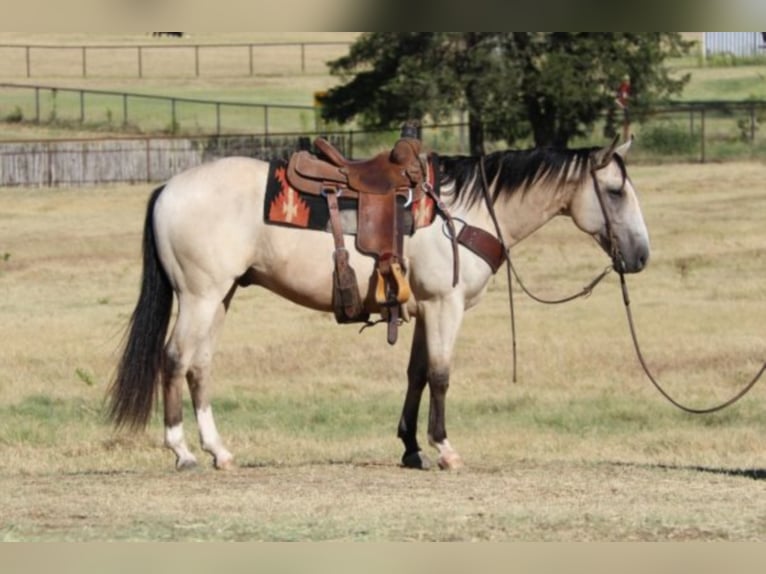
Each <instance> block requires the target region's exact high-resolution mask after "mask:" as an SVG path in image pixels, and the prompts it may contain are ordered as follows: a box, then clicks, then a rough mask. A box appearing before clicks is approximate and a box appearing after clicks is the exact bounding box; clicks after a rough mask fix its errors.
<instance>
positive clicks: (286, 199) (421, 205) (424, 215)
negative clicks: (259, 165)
mask: <svg viewBox="0 0 766 574" xmlns="http://www.w3.org/2000/svg"><path fill="white" fill-rule="evenodd" d="M286 172H287V162H286V161H284V160H276V161H272V162H271V163H270V164H269V176H268V183H267V184H266V200H265V201H264V209H263V220H264V221H265V222H266V223H269V224H272V225H284V226H287V227H298V228H302V229H317V230H321V231H327V232H328V233H331V228H330V211H329V208H328V207H327V200H326V199H325V198H324V197H321V196H318V195H312V194H308V193H302V192H299V191H296V190H294V189H293V188H292V187H290V185H289V184H288V182H287V175H286ZM434 179H435V180H436V181H435V183H434V192H435V193H436V194H437V195H438V193H439V188H438V183H439V182H438V178H434ZM398 199H399V200H400V201H401V202H402V204H403V203H404V202H405V201H406V200H405V199H404V198H398ZM338 207H339V208H340V215H341V223H342V226H343V232H344V233H346V234H349V235H354V234H355V233H356V217H357V215H356V214H357V201H356V199H352V198H347V197H343V196H342V195H341V196H340V197H339V198H338ZM435 217H436V210H435V206H434V200H433V199H432V198H431V197H429V196H428V195H423V197H422V198H421V199H420V200H418V201H413V202H412V204H411V205H410V206H409V209H408V210H407V211H406V212H405V233H406V234H408V235H412V234H413V233H414V232H415V230H416V229H418V228H420V227H427V226H428V225H431V223H432V222H433V220H434V218H435Z"/></svg>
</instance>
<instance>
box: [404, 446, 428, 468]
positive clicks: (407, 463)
mask: <svg viewBox="0 0 766 574" xmlns="http://www.w3.org/2000/svg"><path fill="white" fill-rule="evenodd" d="M402 466H403V467H405V468H416V469H418V470H429V469H430V468H431V466H432V465H431V461H430V460H429V459H428V457H427V456H426V455H425V454H423V451H420V450H419V451H416V452H411V453H406V452H405V453H404V456H403V457H402Z"/></svg>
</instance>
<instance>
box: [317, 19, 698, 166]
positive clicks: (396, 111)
mask: <svg viewBox="0 0 766 574" xmlns="http://www.w3.org/2000/svg"><path fill="white" fill-rule="evenodd" d="M689 46H690V43H688V42H685V41H684V40H683V39H682V37H681V35H680V34H678V33H675V32H649V33H627V32H617V33H605V32H552V33H549V32H400V33H397V32H374V33H367V34H364V35H362V36H361V37H360V38H359V39H358V40H357V41H356V42H355V43H354V44H353V45H352V46H351V49H350V51H349V54H348V55H346V56H344V57H342V58H339V59H337V60H334V61H333V62H330V70H331V72H332V73H333V74H336V75H339V76H340V77H341V78H342V79H343V80H344V81H345V83H343V84H341V85H339V86H337V87H335V88H333V89H331V90H329V91H328V93H327V95H326V96H325V98H323V100H322V104H323V112H322V113H323V116H324V117H325V118H326V119H329V120H335V121H340V122H347V121H349V120H351V119H354V118H358V120H359V121H360V123H361V124H362V125H363V126H365V127H370V128H383V127H385V128H390V127H393V126H396V125H399V124H401V123H402V122H404V121H407V120H409V119H420V120H426V119H430V120H433V121H441V120H445V119H450V118H452V117H454V114H455V112H458V111H460V112H465V113H467V116H468V125H469V136H470V147H471V153H474V154H480V153H483V150H484V138H485V137H490V138H494V139H504V140H506V141H507V142H508V143H509V144H513V143H515V142H516V141H518V140H522V139H525V138H529V137H531V138H532V139H533V140H534V142H535V145H538V146H550V145H552V146H565V145H567V143H568V142H569V140H570V139H572V138H573V137H575V136H578V135H584V134H586V133H588V132H590V130H591V129H592V128H593V126H594V124H595V122H596V120H597V119H599V118H600V117H602V115H603V114H604V113H605V112H607V113H608V112H611V113H612V116H613V113H614V110H615V108H616V106H617V104H616V102H615V91H616V90H617V87H618V86H619V85H620V83H621V81H622V79H623V78H624V77H625V76H626V75H627V76H629V77H630V81H631V86H632V95H631V113H632V115H633V116H634V117H637V118H639V119H640V118H641V117H642V114H643V113H645V112H646V111H647V110H648V109H649V107H650V106H651V105H652V104H653V103H654V102H656V101H658V100H661V99H665V98H667V97H668V96H670V95H673V94H677V93H680V91H681V90H682V89H683V86H684V85H685V83H686V82H687V81H688V76H686V77H682V78H673V77H672V76H671V74H670V72H669V71H668V69H667V68H666V67H665V65H664V64H665V60H666V59H667V58H668V57H669V56H671V55H678V54H682V53H684V52H685V51H687V50H688V48H689Z"/></svg>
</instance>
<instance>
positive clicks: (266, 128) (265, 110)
mask: <svg viewBox="0 0 766 574" xmlns="http://www.w3.org/2000/svg"><path fill="white" fill-rule="evenodd" d="M263 133H264V134H265V135H267V136H268V135H269V106H263Z"/></svg>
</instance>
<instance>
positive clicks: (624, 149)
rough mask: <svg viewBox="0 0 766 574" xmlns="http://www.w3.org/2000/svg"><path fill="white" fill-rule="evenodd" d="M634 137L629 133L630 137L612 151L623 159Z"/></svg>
mask: <svg viewBox="0 0 766 574" xmlns="http://www.w3.org/2000/svg"><path fill="white" fill-rule="evenodd" d="M634 138H635V136H634V135H633V134H630V139H629V140H628V141H626V142H625V143H624V144H622V145H619V146H617V147H616V148H615V150H614V153H616V154H617V155H618V156H620V157H621V158H622V159H625V156H627V155H628V151H629V150H630V144H632V143H633V139H634Z"/></svg>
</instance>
